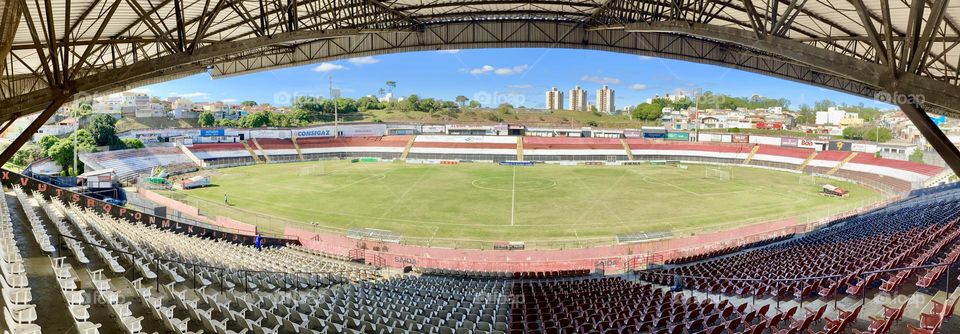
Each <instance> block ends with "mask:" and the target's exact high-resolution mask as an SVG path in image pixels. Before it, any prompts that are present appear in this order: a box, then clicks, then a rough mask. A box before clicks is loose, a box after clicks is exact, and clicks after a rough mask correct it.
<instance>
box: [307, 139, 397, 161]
mask: <svg viewBox="0 0 960 334" xmlns="http://www.w3.org/2000/svg"><path fill="white" fill-rule="evenodd" d="M409 139H410V136H388V137H340V138H297V145H298V146H300V152H301V153H302V154H303V158H304V159H306V160H317V159H337V158H339V159H344V158H356V157H376V158H382V159H394V158H397V157H399V156H400V154H402V153H403V149H404V147H405V146H406V144H407V141H409Z"/></svg>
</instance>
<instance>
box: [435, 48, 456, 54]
mask: <svg viewBox="0 0 960 334" xmlns="http://www.w3.org/2000/svg"><path fill="white" fill-rule="evenodd" d="M437 52H439V53H449V54H455V53H460V49H453V50H437Z"/></svg>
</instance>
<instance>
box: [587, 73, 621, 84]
mask: <svg viewBox="0 0 960 334" xmlns="http://www.w3.org/2000/svg"><path fill="white" fill-rule="evenodd" d="M580 80H582V81H586V82H592V83H595V84H601V85H619V84H620V82H621V81H620V79H617V78H611V77H600V76H596V75H584V76H583V77H581V78H580Z"/></svg>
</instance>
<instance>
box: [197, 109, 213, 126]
mask: <svg viewBox="0 0 960 334" xmlns="http://www.w3.org/2000/svg"><path fill="white" fill-rule="evenodd" d="M216 122H217V120H216V118H214V117H213V113H212V112H209V111H204V112H202V113H200V118H199V119H197V124H199V125H200V127H203V128H206V127H211V126H213V125H214V123H216Z"/></svg>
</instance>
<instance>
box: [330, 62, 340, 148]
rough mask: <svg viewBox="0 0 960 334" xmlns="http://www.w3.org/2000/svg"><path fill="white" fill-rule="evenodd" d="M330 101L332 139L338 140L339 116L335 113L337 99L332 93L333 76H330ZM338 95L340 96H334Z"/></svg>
mask: <svg viewBox="0 0 960 334" xmlns="http://www.w3.org/2000/svg"><path fill="white" fill-rule="evenodd" d="M329 78H330V100H331V101H333V138H340V123H339V119H340V115H339V113H338V112H337V97H338V96H334V92H333V74H330V76H329ZM336 95H340V94H336Z"/></svg>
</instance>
